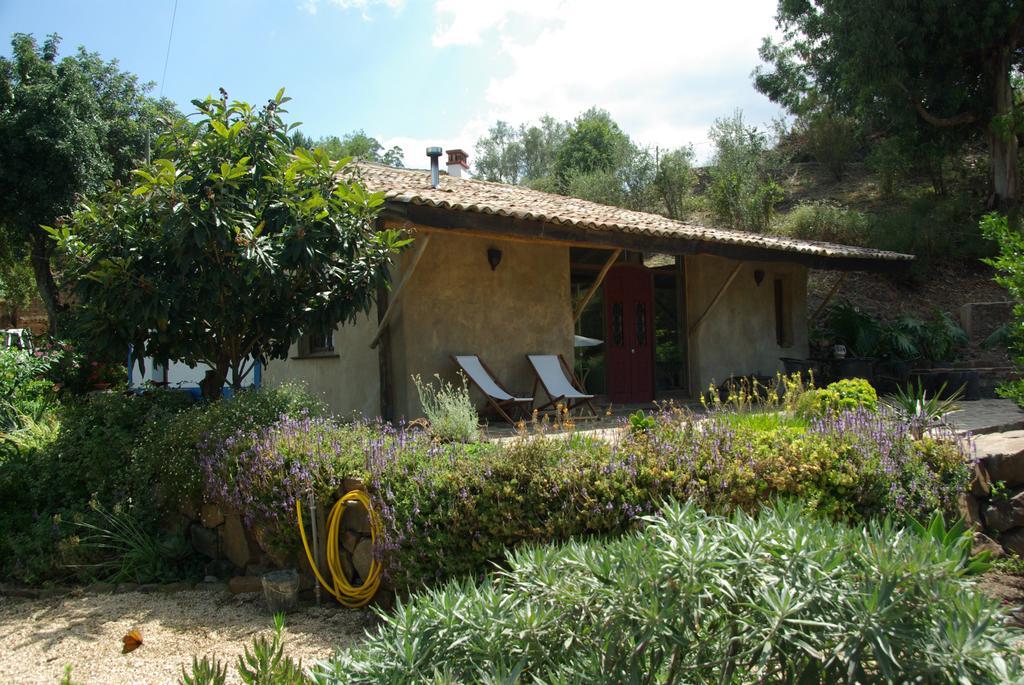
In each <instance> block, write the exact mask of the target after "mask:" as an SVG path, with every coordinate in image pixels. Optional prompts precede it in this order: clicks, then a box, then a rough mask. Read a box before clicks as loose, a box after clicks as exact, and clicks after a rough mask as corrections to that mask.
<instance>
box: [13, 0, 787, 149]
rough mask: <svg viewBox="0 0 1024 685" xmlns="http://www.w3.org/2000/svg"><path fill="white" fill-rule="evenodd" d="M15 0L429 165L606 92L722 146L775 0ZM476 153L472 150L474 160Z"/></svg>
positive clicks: (640, 124)
mask: <svg viewBox="0 0 1024 685" xmlns="http://www.w3.org/2000/svg"><path fill="white" fill-rule="evenodd" d="M174 7H175V2H174V0H135V2H125V1H120V0H116V1H115V0H91V1H89V2H86V1H84V0H80V1H77V2H76V1H72V0H49V1H47V0H35V1H25V0H0V27H3V28H4V33H5V34H6V35H5V36H4V38H5V43H4V45H3V49H2V52H3V54H5V55H6V54H9V52H10V48H9V45H8V44H7V43H6V39H7V38H9V35H10V34H11V33H13V32H15V31H18V32H25V33H33V34H36V36H37V37H38V38H42V37H43V36H44V35H46V34H48V33H54V32H56V33H59V34H60V35H61V36H62V37H63V40H64V42H63V50H62V51H63V52H64V53H65V54H66V53H69V52H71V51H72V50H74V49H75V48H77V46H79V45H84V46H85V47H86V48H88V49H89V50H92V51H96V52H99V53H100V54H101V55H102V56H103V57H104V58H107V59H112V58H116V59H117V60H118V61H119V62H120V64H121V66H122V68H124V69H126V70H128V71H132V72H134V73H136V74H138V75H139V76H140V77H142V78H143V79H144V80H150V81H155V82H157V86H156V88H155V89H154V93H159V91H160V89H161V87H162V88H163V92H164V94H165V95H166V96H167V97H170V98H172V99H173V100H175V101H176V102H177V103H178V104H179V107H181V108H182V110H183V111H190V105H189V100H191V99H192V98H195V97H202V96H204V95H207V94H212V93H216V91H217V88H218V87H220V86H223V87H225V88H226V89H227V90H228V92H229V93H230V95H231V96H232V97H233V98H240V99H244V100H248V101H250V102H261V101H263V100H265V99H267V98H268V97H270V96H272V95H273V94H274V93H275V92H276V91H277V89H278V88H280V87H282V86H284V87H285V88H286V89H287V92H288V94H289V95H291V96H292V97H293V98H294V100H293V102H292V103H290V104H289V111H290V112H291V117H292V120H295V121H301V122H303V130H304V131H305V132H306V133H308V134H310V135H312V136H314V137H316V136H319V135H325V134H331V133H333V134H339V135H341V134H344V133H346V132H349V131H352V130H355V129H364V130H366V132H367V133H369V134H371V135H373V136H376V137H377V138H379V139H380V140H382V141H384V142H385V143H387V144H388V145H391V144H397V145H400V146H402V147H403V149H404V150H405V154H406V162H407V164H409V165H412V166H423V165H424V163H425V162H424V161H423V160H424V159H425V157H424V156H423V148H425V147H426V146H427V145H433V144H437V145H443V146H445V147H462V148H465V149H466V150H468V151H469V152H470V154H471V155H472V148H473V145H474V144H475V142H476V140H477V139H478V138H479V136H480V135H481V134H483V133H484V132H485V131H486V129H487V127H488V126H489V125H490V124H492V123H493V122H494V121H495V120H496V119H499V118H501V119H504V120H506V121H510V122H512V123H514V124H518V123H522V122H525V121H532V120H535V119H537V118H538V117H540V116H541V115H543V114H545V113H551V114H553V115H555V116H557V117H559V118H562V119H569V118H572V117H573V116H575V115H576V114H578V113H579V112H581V111H583V110H584V109H586V108H588V107H590V106H591V105H597V106H599V107H603V108H605V109H607V110H609V111H610V112H611V114H612V116H613V117H614V118H615V119H616V120H617V121H618V122H619V123H620V124H621V125H622V127H623V128H624V129H625V130H626V132H627V133H629V134H630V135H631V136H633V138H634V139H635V140H637V142H639V143H642V144H647V145H658V146H661V147H662V148H671V147H676V146H679V145H683V144H693V145H694V146H695V147H696V149H697V153H698V157H700V158H705V157H706V156H707V154H708V152H709V147H708V144H707V140H706V134H707V128H708V127H709V126H710V125H711V123H712V122H713V121H714V119H715V118H717V117H720V116H723V115H727V114H729V113H731V112H732V111H733V110H734V109H735V108H742V109H743V110H744V112H745V114H746V118H747V119H748V120H749V121H751V122H754V123H758V124H766V123H767V122H768V121H770V120H771V119H772V118H773V117H775V116H778V114H779V113H780V112H779V110H778V108H776V107H775V106H774V105H772V104H771V103H770V102H768V101H767V99H766V98H764V97H763V96H761V95H760V94H758V93H757V92H755V91H754V89H753V87H752V86H751V82H750V72H751V70H752V69H753V68H754V67H755V66H756V65H757V54H756V52H757V46H758V44H759V43H760V39H761V37H763V36H765V35H767V34H769V33H772V32H773V31H774V21H773V18H772V17H773V15H774V9H775V3H774V0H743V1H739V0H735V1H725V0H722V1H721V2H719V3H717V4H714V3H712V4H711V6H709V3H707V2H706V1H705V2H693V1H692V0H683V1H679V2H669V1H664V0H662V1H659V0H632V1H631V2H612V1H610V0H609V1H604V0H431V1H428V0H178V2H177V13H176V16H175V18H174V32H173V38H172V40H171V47H170V59H169V61H168V65H167V76H166V79H165V80H163V82H162V83H160V81H161V75H162V73H163V69H164V57H165V54H166V51H167V44H168V34H169V31H170V29H171V17H172V13H173V12H174ZM470 162H471V163H472V156H471V159H470Z"/></svg>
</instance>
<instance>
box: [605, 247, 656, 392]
mask: <svg viewBox="0 0 1024 685" xmlns="http://www.w3.org/2000/svg"><path fill="white" fill-rule="evenodd" d="M604 299H605V307H606V311H605V322H606V323H605V327H606V331H605V350H606V351H607V364H608V398H609V399H610V400H611V401H612V402H650V401H651V400H653V399H654V344H653V343H654V331H653V330H652V329H653V323H654V318H653V311H652V310H653V308H654V284H653V281H652V280H651V274H650V272H649V271H647V269H645V268H643V267H640V266H617V267H614V268H612V269H611V270H610V271H609V272H608V275H607V276H606V277H605V281H604Z"/></svg>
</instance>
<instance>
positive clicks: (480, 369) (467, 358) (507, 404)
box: [452, 354, 533, 423]
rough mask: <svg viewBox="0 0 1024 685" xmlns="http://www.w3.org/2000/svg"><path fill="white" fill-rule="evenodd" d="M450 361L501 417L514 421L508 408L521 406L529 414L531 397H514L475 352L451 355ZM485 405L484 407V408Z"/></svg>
mask: <svg viewBox="0 0 1024 685" xmlns="http://www.w3.org/2000/svg"><path fill="white" fill-rule="evenodd" d="M452 361H454V362H455V364H456V365H457V366H458V367H459V368H460V369H462V371H463V372H464V373H465V374H466V375H467V376H468V377H469V380H470V382H472V383H473V385H475V386H476V387H477V388H478V389H479V390H480V392H482V393H483V394H484V397H486V398H487V403H488V404H490V406H491V408H492V409H494V411H496V412H497V413H498V415H499V416H501V418H503V419H505V420H506V421H508V422H509V423H515V421H513V420H512V417H511V416H510V415H509V413H508V410H509V409H515V408H516V407H522V409H523V410H524V411H525V412H526V413H527V414H529V412H530V406H531V405H532V404H533V398H532V397H516V396H514V395H513V394H512V393H510V392H509V391H508V390H506V389H505V388H504V387H503V386H502V385H501V384H500V383H498V381H497V379H495V377H494V374H493V373H492V372H491V370H490V369H489V368H487V366H486V365H485V364H484V363H483V361H481V360H480V357H478V356H476V355H475V354H457V355H452ZM486 408H487V407H484V409H486Z"/></svg>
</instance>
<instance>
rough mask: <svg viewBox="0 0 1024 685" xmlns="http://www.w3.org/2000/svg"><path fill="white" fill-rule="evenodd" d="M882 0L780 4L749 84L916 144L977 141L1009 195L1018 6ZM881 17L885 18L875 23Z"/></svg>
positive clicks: (797, 109)
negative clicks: (901, 4) (775, 30)
mask: <svg viewBox="0 0 1024 685" xmlns="http://www.w3.org/2000/svg"><path fill="white" fill-rule="evenodd" d="M891 10H892V8H891V5H890V3H888V2H884V1H882V0H870V1H865V0H827V1H825V2H813V3H812V2H788V1H787V0H780V2H779V4H778V13H777V15H776V19H777V22H778V25H779V28H780V30H781V31H780V33H781V36H782V38H781V39H780V40H773V39H771V38H766V39H765V40H764V42H763V44H762V47H761V58H762V60H764V61H765V62H766V63H767V65H768V67H767V68H763V67H762V68H759V69H758V70H757V71H756V72H755V78H754V83H755V87H756V88H757V89H758V90H759V91H761V92H762V93H764V94H766V95H767V96H768V97H769V98H771V99H772V100H773V101H775V102H778V103H780V104H782V105H783V106H785V107H786V108H787V109H788V110H789V111H790V112H793V113H796V114H802V113H806V112H810V111H815V110H816V109H818V108H820V107H822V106H824V105H825V104H826V103H827V105H828V106H829V107H830V108H832V109H834V110H835V111H837V112H839V113H842V114H846V115H855V116H857V117H858V118H859V119H860V120H861V121H863V122H864V123H865V124H866V125H869V126H871V127H873V128H875V129H876V130H883V131H890V132H892V133H894V134H895V135H897V136H900V137H903V138H908V139H911V140H913V141H915V143H916V145H917V146H918V147H921V146H922V144H923V145H924V146H926V147H927V146H940V147H947V148H948V147H950V146H957V145H962V144H963V142H964V141H965V140H966V139H967V138H968V137H969V136H972V135H978V134H981V135H986V136H987V137H988V140H989V145H990V153H991V157H992V160H993V163H992V172H993V181H994V190H995V194H996V196H997V197H998V198H999V199H1000V200H1003V201H1008V202H1010V203H1012V202H1013V201H1014V200H1015V199H1016V197H1017V191H1018V189H1017V163H1016V159H1017V139H1016V133H1017V131H1018V130H1019V121H1018V118H1019V114H1018V112H1017V111H1016V102H1015V97H1014V96H1015V93H1014V90H1013V86H1012V85H1011V81H1010V78H1011V74H1013V73H1016V71H1018V70H1019V68H1020V64H1021V62H1020V60H1021V56H1020V53H1019V50H1018V48H1019V41H1020V32H1021V26H1022V22H1024V15H1022V11H1021V8H1020V7H1019V6H1018V5H1017V4H1016V3H1008V2H1005V1H1004V0H988V1H984V2H972V3H968V4H966V5H964V6H962V7H961V6H960V5H955V6H954V5H951V4H950V3H948V2H946V1H945V0H926V1H924V2H919V3H915V4H913V5H912V6H908V7H906V8H903V10H902V11H900V12H893V11H891ZM880 17H884V18H885V19H884V21H880V20H879V18H880Z"/></svg>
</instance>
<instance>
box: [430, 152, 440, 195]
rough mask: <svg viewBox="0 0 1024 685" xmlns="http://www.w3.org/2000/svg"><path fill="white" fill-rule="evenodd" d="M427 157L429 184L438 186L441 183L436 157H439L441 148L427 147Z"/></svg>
mask: <svg viewBox="0 0 1024 685" xmlns="http://www.w3.org/2000/svg"><path fill="white" fill-rule="evenodd" d="M427 157H430V185H431V186H433V187H434V188H438V187H440V185H441V171H440V170H439V169H438V161H437V160H438V159H440V158H441V148H439V147H428V148H427Z"/></svg>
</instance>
